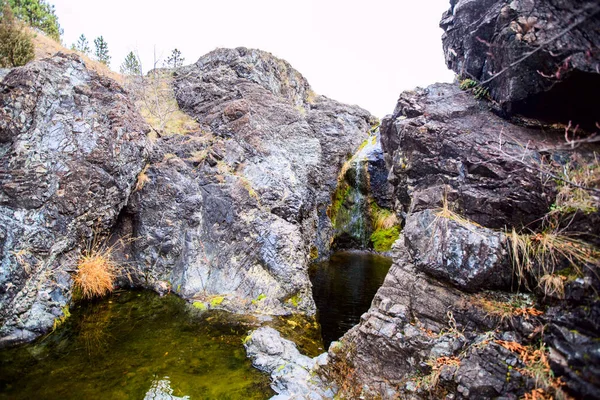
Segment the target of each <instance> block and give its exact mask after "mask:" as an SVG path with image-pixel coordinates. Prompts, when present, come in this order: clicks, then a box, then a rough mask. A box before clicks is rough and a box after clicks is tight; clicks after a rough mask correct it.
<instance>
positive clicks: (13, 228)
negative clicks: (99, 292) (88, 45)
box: [0, 53, 147, 345]
mask: <svg viewBox="0 0 600 400" xmlns="http://www.w3.org/2000/svg"><path fill="white" fill-rule="evenodd" d="M0 87H1V90H0V157H1V158H0V221H1V222H2V223H1V224H0V322H1V324H2V327H1V328H0V345H7V344H11V343H17V342H22V341H28V340H32V339H34V338H35V337H37V336H38V335H40V334H42V333H44V332H46V331H47V330H49V329H50V328H51V327H52V326H53V323H54V320H55V318H57V317H60V316H62V314H63V312H62V310H61V308H62V307H63V306H65V304H67V302H68V301H69V299H70V287H71V283H72V281H71V278H70V275H69V272H72V271H73V270H74V269H75V267H76V262H77V259H78V257H79V251H80V249H81V247H82V246H83V247H84V246H85V245H86V243H87V241H88V240H91V239H92V237H94V235H96V236H102V235H103V234H105V233H106V232H107V230H108V229H110V228H111V227H112V226H113V224H114V223H115V221H116V220H117V217H118V215H119V212H120V211H121V209H122V208H123V206H124V205H125V204H126V203H127V201H128V198H129V194H130V192H131V190H132V188H133V186H134V185H135V181H136V176H137V174H138V172H139V171H140V170H141V168H142V166H143V164H144V157H145V154H146V145H147V141H146V132H147V128H146V124H145V122H144V121H143V120H142V118H141V117H140V116H139V114H138V113H137V112H136V111H135V110H134V108H133V105H132V104H131V102H130V101H129V100H128V99H127V95H126V93H125V92H124V91H123V89H122V88H121V87H120V86H119V85H118V84H117V83H115V82H114V81H112V80H110V79H108V78H105V77H102V76H99V75H97V74H96V73H94V72H91V71H89V70H87V69H86V67H85V65H84V63H83V62H82V61H81V59H80V58H79V57H77V56H74V55H65V54H61V53H59V54H57V55H56V56H54V57H52V58H49V59H45V60H41V61H35V62H32V63H30V64H28V65H26V66H24V67H20V68H14V69H12V70H11V71H10V72H9V73H8V74H7V75H6V76H5V77H4V79H3V80H2V83H1V84H0Z"/></svg>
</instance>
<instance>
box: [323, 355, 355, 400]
mask: <svg viewBox="0 0 600 400" xmlns="http://www.w3.org/2000/svg"><path fill="white" fill-rule="evenodd" d="M330 352H333V357H331V359H330V362H329V363H327V364H326V365H325V366H323V367H321V369H320V370H319V374H320V375H322V376H323V377H324V378H325V380H326V381H327V382H333V383H334V384H335V385H336V386H337V389H338V390H337V394H336V399H338V398H339V399H359V398H364V396H363V393H362V385H361V384H360V381H359V380H358V377H357V375H356V366H355V365H354V361H353V360H354V359H355V353H356V348H355V346H354V345H353V344H348V343H339V344H338V345H337V346H334V347H332V348H331V350H330Z"/></svg>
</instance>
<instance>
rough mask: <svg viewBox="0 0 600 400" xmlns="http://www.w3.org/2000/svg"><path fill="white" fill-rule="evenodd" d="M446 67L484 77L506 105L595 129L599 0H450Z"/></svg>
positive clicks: (446, 17)
mask: <svg viewBox="0 0 600 400" xmlns="http://www.w3.org/2000/svg"><path fill="white" fill-rule="evenodd" d="M450 5H451V6H450V9H449V10H448V11H447V12H446V13H445V14H444V16H443V18H442V21H441V23H440V25H441V27H442V28H443V29H444V31H445V33H444V36H443V39H442V41H443V45H444V53H445V55H446V64H447V65H448V67H449V68H451V69H452V70H454V71H455V72H456V73H457V74H459V75H460V76H461V77H463V78H470V79H474V80H476V81H478V82H481V83H482V84H483V86H484V87H485V88H487V90H489V93H490V95H491V97H492V98H493V99H495V100H496V101H497V102H498V104H499V106H500V108H501V110H502V111H504V112H505V113H507V114H509V115H510V114H515V113H519V114H525V115H528V116H531V117H534V118H538V119H542V120H555V121H556V120H559V121H560V122H563V123H565V124H566V123H568V122H569V120H572V121H573V122H575V121H577V123H578V124H580V125H581V126H586V127H591V128H592V129H593V128H594V127H595V123H596V122H597V121H596V120H595V117H594V115H596V114H597V112H598V107H597V104H598V103H597V100H596V97H597V96H596V95H597V93H598V90H599V89H600V70H599V69H598V65H599V64H600V51H599V50H598V45H599V43H600V32H599V31H598V26H599V25H600V5H599V4H598V2H597V1H585V0H581V1H579V0H576V1H572V0H569V1H565V0H545V1H532V0H517V1H505V0H499V1H498V0H482V1H460V0H459V1H457V0H452V1H451V2H450Z"/></svg>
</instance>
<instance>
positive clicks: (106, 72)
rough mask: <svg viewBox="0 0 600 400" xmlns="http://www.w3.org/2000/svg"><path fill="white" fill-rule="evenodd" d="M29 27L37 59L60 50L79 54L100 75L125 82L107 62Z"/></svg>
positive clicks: (86, 64) (88, 66)
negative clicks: (64, 44) (95, 58)
mask: <svg viewBox="0 0 600 400" xmlns="http://www.w3.org/2000/svg"><path fill="white" fill-rule="evenodd" d="M27 29H28V31H29V33H30V34H31V35H32V37H33V47H34V52H35V59H36V60H39V59H42V58H48V57H52V56H53V55H55V54H56V53H58V52H61V53H65V54H77V55H79V56H80V57H81V58H82V59H83V62H84V63H85V66H86V67H87V68H88V69H90V70H92V71H94V72H96V73H97V74H98V75H102V76H106V77H109V78H111V79H114V80H115V81H117V82H118V83H119V84H123V82H124V78H123V75H121V74H118V73H116V72H114V71H111V69H110V68H109V67H108V66H106V65H105V64H102V63H100V62H98V61H94V60H92V59H91V58H89V57H88V56H86V55H85V54H82V53H79V52H77V51H75V50H70V49H67V48H66V47H63V46H62V45H61V44H60V43H58V42H57V41H56V40H54V39H52V38H49V37H48V36H46V35H44V34H43V33H41V32H38V31H34V30H33V29H31V28H27Z"/></svg>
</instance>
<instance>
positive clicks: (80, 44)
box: [71, 33, 91, 55]
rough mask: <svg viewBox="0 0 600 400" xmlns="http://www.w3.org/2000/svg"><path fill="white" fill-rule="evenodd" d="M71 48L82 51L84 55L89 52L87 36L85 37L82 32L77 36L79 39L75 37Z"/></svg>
mask: <svg viewBox="0 0 600 400" xmlns="http://www.w3.org/2000/svg"><path fill="white" fill-rule="evenodd" d="M71 49H73V50H75V51H78V52H80V53H83V54H85V55H88V54H90V51H91V49H90V42H88V40H87V38H86V37H85V35H84V34H83V33H82V34H81V36H79V39H77V43H73V44H72V45H71Z"/></svg>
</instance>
